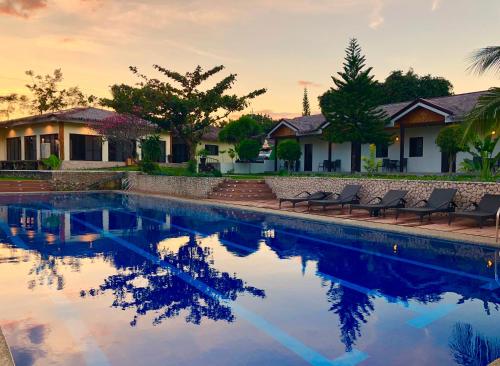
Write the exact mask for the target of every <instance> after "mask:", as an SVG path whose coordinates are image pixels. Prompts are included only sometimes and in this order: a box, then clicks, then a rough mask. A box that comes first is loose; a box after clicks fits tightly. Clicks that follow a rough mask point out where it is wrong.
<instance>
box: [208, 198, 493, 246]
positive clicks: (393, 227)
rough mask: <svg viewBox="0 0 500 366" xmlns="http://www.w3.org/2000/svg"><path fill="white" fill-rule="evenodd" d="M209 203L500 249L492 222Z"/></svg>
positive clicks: (266, 204)
mask: <svg viewBox="0 0 500 366" xmlns="http://www.w3.org/2000/svg"><path fill="white" fill-rule="evenodd" d="M206 201H209V202H217V203H222V204H224V205H231V206H233V205H234V206H240V207H241V206H243V207H245V208H250V209H259V210H266V211H267V212H273V213H276V212H279V213H288V214H290V215H293V216H297V217H301V218H306V219H313V220H316V219H320V220H321V221H323V220H326V221H331V222H337V223H341V224H346V225H353V226H362V227H369V228H374V229H383V230H389V231H396V232H403V233H408V234H416V235H424V236H431V237H438V238H442V239H448V240H458V241H466V242H472V243H476V244H483V245H488V246H498V247H500V243H499V244H497V243H496V242H495V224H494V222H492V221H489V222H488V223H487V224H485V225H484V226H483V227H482V228H479V227H478V226H476V224H475V222H474V221H470V220H467V219H462V218H456V219H454V220H453V223H452V224H451V225H448V217H447V216H442V215H441V216H440V215H433V216H432V219H431V221H428V220H427V218H425V219H424V220H423V222H420V220H419V219H418V218H417V217H416V216H415V215H411V214H401V215H400V216H399V218H398V220H397V221H396V218H395V214H394V212H390V211H388V212H387V215H386V217H382V216H380V217H370V215H369V213H368V211H363V210H353V212H352V214H349V208H347V207H346V208H344V209H343V210H340V209H330V210H326V211H323V210H322V209H314V210H313V211H311V212H309V211H308V210H307V204H298V205H297V206H296V207H295V208H292V206H291V205H288V204H284V205H283V206H282V208H281V209H280V208H279V202H278V201H277V200H255V201H224V200H220V199H208V200H206Z"/></svg>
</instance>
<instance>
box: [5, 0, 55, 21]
mask: <svg viewBox="0 0 500 366" xmlns="http://www.w3.org/2000/svg"><path fill="white" fill-rule="evenodd" d="M46 7H47V0H4V1H3V2H2V3H0V15H11V16H16V17H21V18H29V17H30V16H31V15H32V14H33V13H34V12H36V11H37V10H40V9H43V8H46Z"/></svg>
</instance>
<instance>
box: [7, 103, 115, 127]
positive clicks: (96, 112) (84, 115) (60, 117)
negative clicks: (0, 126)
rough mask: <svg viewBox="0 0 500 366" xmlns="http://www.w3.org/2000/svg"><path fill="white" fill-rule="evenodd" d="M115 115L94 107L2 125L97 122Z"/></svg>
mask: <svg viewBox="0 0 500 366" xmlns="http://www.w3.org/2000/svg"><path fill="white" fill-rule="evenodd" d="M114 114H116V112H113V111H108V110H105V109H100V108H94V107H80V108H71V109H64V110H61V111H57V112H49V113H43V114H38V115H34V116H28V117H22V118H17V119H11V120H8V121H3V122H2V123H5V124H9V125H16V124H25V123H40V122H58V121H65V122H85V123H88V122H99V121H102V120H103V119H105V118H107V117H109V116H112V115H114Z"/></svg>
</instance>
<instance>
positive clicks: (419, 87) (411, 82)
mask: <svg viewBox="0 0 500 366" xmlns="http://www.w3.org/2000/svg"><path fill="white" fill-rule="evenodd" d="M452 92H453V85H452V84H451V82H450V81H449V80H447V79H445V78H442V77H436V76H432V75H424V76H419V75H417V74H416V73H415V72H414V71H413V70H412V69H410V70H408V71H407V72H406V73H403V71H401V70H396V71H392V72H391V73H390V74H389V76H388V77H387V78H386V79H385V81H384V82H383V83H381V84H380V104H388V103H397V102H405V101H409V100H414V99H417V98H435V97H442V96H447V95H451V94H452Z"/></svg>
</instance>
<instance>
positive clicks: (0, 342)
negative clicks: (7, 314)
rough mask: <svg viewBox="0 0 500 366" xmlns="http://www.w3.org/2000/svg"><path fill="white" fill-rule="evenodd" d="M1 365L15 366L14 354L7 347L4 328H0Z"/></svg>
mask: <svg viewBox="0 0 500 366" xmlns="http://www.w3.org/2000/svg"><path fill="white" fill-rule="evenodd" d="M0 365H2V366H14V361H13V360H12V354H11V353H10V349H9V347H8V346H7V341H6V340H5V337H4V335H3V333H2V328H0Z"/></svg>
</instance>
